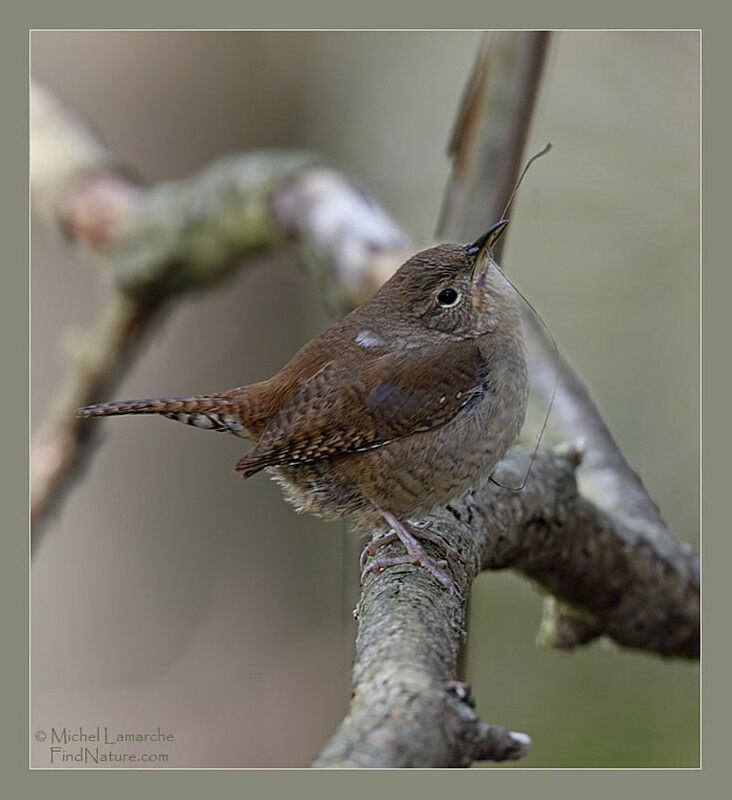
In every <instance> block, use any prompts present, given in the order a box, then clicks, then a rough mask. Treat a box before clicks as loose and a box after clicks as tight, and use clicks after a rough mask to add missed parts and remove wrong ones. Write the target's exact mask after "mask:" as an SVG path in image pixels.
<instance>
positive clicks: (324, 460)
mask: <svg viewBox="0 0 732 800" xmlns="http://www.w3.org/2000/svg"><path fill="white" fill-rule="evenodd" d="M504 226H505V222H502V223H500V224H499V226H494V228H493V229H491V231H489V232H488V233H487V234H485V235H484V237H481V239H480V240H478V242H476V243H475V244H473V245H470V246H466V245H457V244H447V245H440V246H438V247H434V248H431V249H430V250H425V251H424V252H422V253H418V254H417V255H415V256H413V257H412V258H410V259H409V260H408V261H407V262H406V263H405V264H403V265H402V266H401V267H400V268H399V270H397V272H396V273H395V274H394V276H393V277H392V278H391V279H390V280H389V281H388V282H387V283H386V284H384V286H382V287H381V289H379V290H378V291H377V292H376V293H375V294H374V295H373V296H372V297H371V298H370V299H369V300H367V301H366V302H365V303H364V304H363V305H362V306H360V307H359V308H357V309H356V310H355V311H353V312H352V313H351V314H349V315H348V316H346V317H345V318H344V319H342V320H341V321H340V322H338V323H336V324H335V325H333V326H332V327H330V328H328V329H327V330H326V331H324V332H323V333H321V334H320V335H319V336H317V337H316V338H315V339H313V340H312V341H310V342H308V344H306V345H305V346H304V347H303V348H302V349H301V350H300V351H299V352H298V353H297V354H296V355H295V356H294V357H293V359H292V360H291V361H290V362H289V363H288V364H287V365H286V366H285V367H284V368H283V369H282V370H281V371H280V372H279V373H277V375H275V376H274V377H272V378H270V379H269V380H267V381H264V382H262V383H256V384H252V385H250V386H243V387H239V388H237V389H231V390H229V391H226V392H216V393H210V394H206V395H203V396H200V397H182V398H158V399H148V400H131V401H123V402H112V403H102V404H100V405H95V406H88V407H86V408H83V409H80V410H79V412H78V413H79V415H80V416H82V417H99V416H112V415H119V414H159V415H163V416H166V417H169V418H172V419H177V420H180V421H182V422H186V423H188V424H191V425H195V426H197V427H202V428H206V429H209V430H217V431H225V432H229V433H233V434H235V435H237V436H241V437H244V438H249V439H252V440H253V441H254V446H253V447H252V448H251V449H250V450H249V452H248V453H247V454H246V455H245V456H244V457H243V458H242V459H241V460H240V461H239V462H238V464H237V465H236V469H237V471H239V472H240V473H241V474H242V475H243V476H244V477H245V478H246V477H249V476H251V475H254V474H255V473H256V472H259V471H260V470H262V469H267V470H268V471H269V472H270V473H271V474H272V475H273V477H274V478H275V480H277V481H278V482H279V483H280V484H281V485H282V487H283V489H284V491H285V494H286V496H287V499H288V500H290V501H291V502H292V503H293V504H294V505H295V506H296V508H297V509H298V510H302V511H304V510H307V511H311V512H313V513H316V514H318V515H321V516H325V517H330V518H338V517H344V516H355V517H356V519H357V520H359V521H361V522H363V523H365V524H374V523H376V522H377V521H378V519H380V518H384V519H386V520H387V521H388V522H389V524H390V525H391V526H392V527H393V528H394V531H395V535H396V536H397V537H398V538H399V539H400V540H401V541H402V542H403V543H404V544H405V546H406V548H407V554H406V556H402V557H397V558H391V559H384V558H382V559H377V560H375V561H374V562H372V564H371V566H370V567H369V570H371V569H383V568H385V567H387V566H390V565H392V564H397V563H414V564H420V565H422V566H423V567H425V568H426V569H428V570H429V572H430V573H431V574H432V575H434V576H435V577H436V578H437V579H438V580H440V581H441V582H442V583H443V584H444V585H446V586H449V585H451V581H450V579H449V578H448V577H447V574H446V572H445V567H446V562H435V561H433V560H432V559H430V558H429V557H428V556H427V554H426V553H425V552H424V550H423V549H422V547H421V546H420V545H419V542H418V541H417V539H419V538H423V539H424V538H427V539H432V538H433V537H432V536H431V535H430V534H428V533H426V532H425V531H424V530H422V529H420V528H418V527H417V526H415V525H414V520H418V519H419V518H420V517H421V516H423V515H424V514H426V513H428V512H429V511H430V510H431V509H434V508H435V507H437V506H439V505H443V504H445V503H448V502H449V501H450V500H451V499H453V498H455V497H457V496H459V495H461V494H463V493H465V492H467V491H470V490H471V489H477V488H479V487H480V486H481V485H482V484H483V483H484V482H485V481H486V480H487V479H488V478H489V477H490V473H491V470H492V469H493V467H494V466H495V464H496V462H497V461H498V460H499V459H500V458H501V457H502V456H503V454H504V453H505V451H506V449H507V448H508V447H509V446H510V445H511V444H512V443H513V441H514V440H515V438H516V436H517V434H518V432H519V429H520V427H521V424H522V422H523V418H524V412H525V407H526V394H527V389H528V381H527V373H526V362H525V357H524V349H523V338H522V333H521V327H520V322H519V313H518V308H517V305H516V301H515V298H514V296H513V294H512V293H511V291H510V290H509V288H508V286H507V284H506V283H505V281H504V279H503V278H502V277H501V276H500V275H499V274H498V272H497V271H495V270H493V269H491V268H490V266H489V265H490V245H491V243H492V241H494V240H495V238H496V237H497V236H498V235H499V234H500V232H501V231H502V230H503V227H504ZM476 260H479V261H480V263H481V265H482V266H484V265H485V263H487V264H488V266H487V267H485V268H484V269H480V270H476ZM387 538H388V540H389V541H391V540H393V536H392V537H387ZM374 549H375V548H374V547H373V546H372V548H371V550H370V552H371V553H373V551H374Z"/></svg>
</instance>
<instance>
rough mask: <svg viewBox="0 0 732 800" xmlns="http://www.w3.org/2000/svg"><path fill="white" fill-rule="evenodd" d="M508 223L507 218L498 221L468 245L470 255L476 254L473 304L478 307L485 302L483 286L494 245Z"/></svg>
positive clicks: (491, 259) (473, 274)
mask: <svg viewBox="0 0 732 800" xmlns="http://www.w3.org/2000/svg"><path fill="white" fill-rule="evenodd" d="M507 225H508V220H507V219H502V220H501V221H500V222H496V224H495V225H492V226H491V227H490V228H488V230H487V231H486V232H485V233H484V234H483V235H482V236H480V237H479V238H478V239H476V240H475V241H474V242H473V244H471V245H470V246H469V247H468V255H475V261H473V271H472V275H471V277H474V278H475V282H474V283H473V305H474V306H475V307H476V308H480V307H481V305H482V303H483V286H484V284H485V276H486V272H487V271H488V267H489V266H490V264H491V261H493V245H494V244H495V243H496V242H497V241H498V237H499V236H500V235H501V234H502V233H503V231H504V230H506V226H507ZM476 274H477V276H476Z"/></svg>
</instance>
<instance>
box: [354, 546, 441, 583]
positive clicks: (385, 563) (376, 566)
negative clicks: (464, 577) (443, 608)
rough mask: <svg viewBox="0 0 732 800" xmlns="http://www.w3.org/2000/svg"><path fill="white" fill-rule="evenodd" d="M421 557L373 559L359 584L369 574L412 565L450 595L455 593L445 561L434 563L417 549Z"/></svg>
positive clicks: (405, 556)
mask: <svg viewBox="0 0 732 800" xmlns="http://www.w3.org/2000/svg"><path fill="white" fill-rule="evenodd" d="M419 551H420V553H421V555H419V554H416V553H407V554H406V555H403V556H394V557H393V558H375V559H374V560H373V561H372V562H371V563H370V564H369V565H368V567H366V569H365V570H364V571H363V572H362V573H361V582H362V583H363V580H364V578H365V577H366V576H367V575H368V574H369V572H381V571H382V570H385V569H386V568H387V567H397V566H399V565H400V564H414V565H415V566H418V567H422V569H426V570H427V572H429V574H430V575H432V576H433V577H434V578H436V579H437V582H438V583H440V584H442V586H444V587H445V588H446V589H448V590H449V591H450V594H454V593H455V586H454V584H453V582H452V578H451V577H450V574H449V573H448V571H447V561H444V560H441V561H435V560H434V559H432V558H430V557H429V556H428V555H427V553H425V551H424V550H422V548H421V547H420V548H419Z"/></svg>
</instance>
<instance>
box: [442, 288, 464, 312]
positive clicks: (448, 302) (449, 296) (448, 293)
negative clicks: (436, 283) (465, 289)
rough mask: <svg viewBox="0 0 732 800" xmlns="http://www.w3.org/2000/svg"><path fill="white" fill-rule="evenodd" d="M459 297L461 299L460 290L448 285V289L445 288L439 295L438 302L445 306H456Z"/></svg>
mask: <svg viewBox="0 0 732 800" xmlns="http://www.w3.org/2000/svg"><path fill="white" fill-rule="evenodd" d="M459 299H460V292H458V291H456V290H455V289H453V288H452V287H451V286H448V287H447V289H443V290H442V291H441V292H440V293H439V294H438V295H437V302H438V303H439V304H440V305H441V306H442V307H443V308H450V306H454V305H455V303H457V301H458V300H459Z"/></svg>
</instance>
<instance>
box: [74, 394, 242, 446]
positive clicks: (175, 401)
mask: <svg viewBox="0 0 732 800" xmlns="http://www.w3.org/2000/svg"><path fill="white" fill-rule="evenodd" d="M239 405H240V404H239V402H237V400H235V399H234V398H232V397H153V398H148V399H146V400H119V401H115V400H113V401H112V402H110V403H99V404H97V405H94V406H85V407H84V408H79V409H77V411H76V416H77V417H81V418H84V419H87V418H90V417H114V416H117V415H120V414H161V415H162V416H164V417H168V419H175V420H178V421H179V422H185V423H186V424H187V425H194V426H195V427H197V428H205V429H206V430H209V431H224V432H227V433H233V434H234V435H235V436H241V437H242V438H249V437H248V433H247V430H246V428H245V426H244V425H243V424H242V422H241V415H240V414H239V413H238V412H239Z"/></svg>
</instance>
